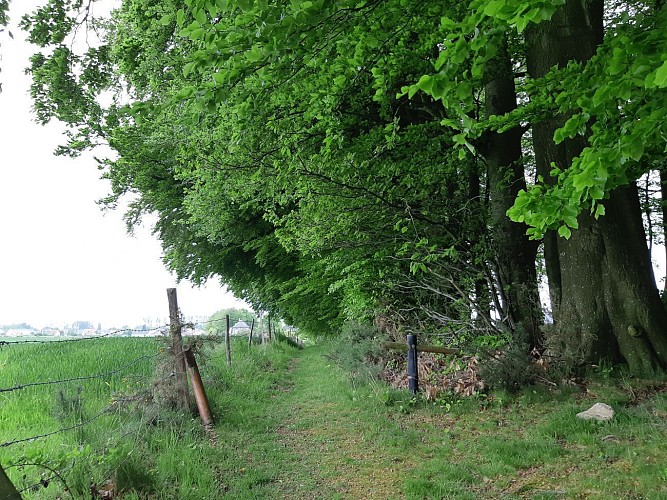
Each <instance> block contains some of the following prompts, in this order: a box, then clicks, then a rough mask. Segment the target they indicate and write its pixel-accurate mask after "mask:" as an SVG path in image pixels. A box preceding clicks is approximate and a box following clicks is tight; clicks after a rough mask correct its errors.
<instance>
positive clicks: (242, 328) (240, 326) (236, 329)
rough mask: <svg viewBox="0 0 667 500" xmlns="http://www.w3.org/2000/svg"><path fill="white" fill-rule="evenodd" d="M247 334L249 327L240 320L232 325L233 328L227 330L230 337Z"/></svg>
mask: <svg viewBox="0 0 667 500" xmlns="http://www.w3.org/2000/svg"><path fill="white" fill-rule="evenodd" d="M249 333H250V325H248V323H246V322H245V321H243V320H241V319H240V320H238V321H237V322H236V323H234V326H232V327H231V328H230V329H229V334H230V335H248V334H249Z"/></svg>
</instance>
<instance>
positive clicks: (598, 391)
mask: <svg viewBox="0 0 667 500" xmlns="http://www.w3.org/2000/svg"><path fill="white" fill-rule="evenodd" d="M162 346H163V345H162V344H161V343H160V342H159V340H156V339H150V338H149V339H131V338H127V339H125V338H123V339H102V340H93V341H84V342H72V343H63V344H58V343H47V344H33V345H30V344H28V345H15V346H9V347H4V348H3V349H2V350H0V388H6V387H13V386H16V385H17V384H25V383H27V382H32V381H47V380H55V379H64V378H71V377H80V376H89V375H91V374H97V373H105V372H106V373H108V372H112V371H115V370H120V369H121V368H122V372H119V373H117V374H114V375H109V376H105V377H102V378H99V379H94V380H82V381H72V382H68V383H64V384H54V385H44V386H34V387H26V388H24V389H20V390H16V391H11V392H2V393H0V401H1V406H0V443H4V442H8V441H13V440H16V439H22V438H26V437H31V436H35V435H38V434H45V433H48V432H51V431H54V430H58V429H61V428H66V427H72V426H76V425H77V424H78V423H80V422H86V421H87V420H89V419H91V418H95V417H96V416H97V415H100V412H102V411H104V410H108V412H106V413H103V414H102V415H101V416H99V418H95V419H94V420H92V421H90V422H89V423H87V424H85V425H83V426H81V427H76V428H74V429H71V430H68V431H63V432H58V433H56V434H54V435H52V436H49V437H46V438H43V439H38V440H35V441H32V442H26V443H17V444H13V445H10V446H4V447H0V462H1V463H2V464H3V465H4V467H5V469H6V471H7V474H8V475H9V476H10V478H11V479H12V480H13V481H14V483H15V484H16V486H17V488H19V489H24V488H29V487H30V486H31V485H35V486H34V487H33V488H32V489H27V490H25V491H24V492H23V495H24V498H39V499H55V498H68V497H69V498H93V496H92V494H93V493H95V494H96V495H97V497H98V498H99V497H100V496H101V494H102V493H103V492H104V491H107V490H112V491H114V494H118V493H120V495H119V496H120V497H121V498H127V499H132V498H164V499H170V498H173V499H181V498H183V499H207V498H211V499H215V498H221V497H227V498H351V499H354V498H378V499H385V498H463V499H465V498H470V499H473V498H601V499H602V498H647V499H653V498H667V446H665V442H667V386H666V385H665V384H664V383H661V382H651V383H649V382H643V381H639V380H629V379H625V378H623V377H621V378H618V379H615V378H610V377H607V378H604V377H603V378H600V379H599V380H597V381H595V380H594V381H591V382H590V383H589V384H588V388H587V391H586V392H582V391H580V390H579V389H577V390H574V389H567V390H560V391H558V392H547V391H545V390H544V389H537V388H535V389H529V390H526V391H525V392H524V393H522V394H520V395H512V396H510V395H507V394H492V395H488V396H485V397H480V398H474V399H470V400H467V401H461V400H459V399H457V398H454V397H446V398H443V399H441V400H439V401H436V402H435V403H430V402H426V401H423V400H420V399H412V398H410V397H409V395H407V394H406V393H405V392H401V391H396V390H393V389H390V388H387V387H386V386H384V385H383V384H380V383H376V382H368V383H359V382H354V383H352V382H351V381H350V378H349V377H348V376H347V375H346V374H345V373H343V372H342V371H341V370H340V369H339V368H337V367H336V366H334V365H332V364H331V363H330V360H329V358H328V357H327V356H328V351H329V349H331V347H329V346H318V347H308V348H305V349H303V350H297V349H295V348H293V347H290V346H289V345H287V344H285V343H274V344H271V345H268V346H253V347H252V349H251V350H249V349H248V347H247V345H246V344H245V342H243V341H238V342H235V343H234V344H233V346H232V352H233V363H232V366H231V367H227V366H226V362H225V356H224V347H223V348H220V347H215V348H207V349H205V351H204V353H203V354H204V356H203V358H205V359H202V357H201V356H200V360H201V361H202V365H203V366H202V367H201V371H202V376H203V379H204V383H205V385H206V387H207V391H208V394H209V398H210V400H211V406H212V409H213V412H214V415H215V417H216V426H215V433H216V439H215V440H214V441H210V440H209V439H208V438H207V437H206V436H205V435H204V434H203V432H202V431H201V426H200V424H199V421H198V419H197V418H196V417H194V416H193V415H191V414H187V415H183V414H178V413H175V412H173V411H171V410H169V409H168V408H164V407H159V406H156V405H155V404H154V403H151V402H150V401H149V398H148V396H149V395H150V392H151V391H152V390H153V388H154V387H158V386H157V385H155V383H156V382H158V383H159V379H160V377H159V376H158V377H157V379H156V377H155V376H154V374H153V366H154V364H155V363H156V362H158V361H159V360H160V359H161V354H160V352H159V351H160V348H161V347H162ZM144 356H145V357H144ZM133 360H137V361H136V362H135V363H134V364H131V365H130V366H127V365H128V363H131V362H132V361H133ZM595 401H606V402H607V403H609V404H611V405H612V406H613V407H614V408H615V409H616V410H617V416H616V418H615V419H614V420H613V421H612V422H609V423H605V424H597V423H593V422H585V421H581V420H578V419H576V418H575V416H574V415H575V414H576V413H577V412H578V411H581V410H582V409H585V408H587V407H589V406H590V405H591V404H592V403H593V402H595ZM40 480H44V482H43V483H42V484H40ZM45 485H46V487H45Z"/></svg>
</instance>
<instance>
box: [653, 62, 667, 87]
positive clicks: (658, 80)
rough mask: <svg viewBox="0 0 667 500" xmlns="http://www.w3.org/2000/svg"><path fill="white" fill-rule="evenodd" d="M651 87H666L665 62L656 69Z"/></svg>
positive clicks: (666, 64) (666, 68) (666, 67)
mask: <svg viewBox="0 0 667 500" xmlns="http://www.w3.org/2000/svg"><path fill="white" fill-rule="evenodd" d="M653 85H655V86H656V87H658V88H664V87H667V61H665V62H664V63H662V66H660V67H659V68H658V70H657V71H656V72H655V79H654V80H653Z"/></svg>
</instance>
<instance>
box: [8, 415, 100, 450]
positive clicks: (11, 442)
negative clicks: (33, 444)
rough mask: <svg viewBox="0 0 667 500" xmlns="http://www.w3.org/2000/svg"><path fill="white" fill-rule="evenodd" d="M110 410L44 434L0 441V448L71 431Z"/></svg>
mask: <svg viewBox="0 0 667 500" xmlns="http://www.w3.org/2000/svg"><path fill="white" fill-rule="evenodd" d="M112 410H113V408H111V407H110V406H108V407H106V408H105V409H104V410H102V411H101V412H99V413H98V414H97V415H95V416H94V417H91V418H89V419H87V420H84V421H82V422H79V423H78V424H74V425H71V426H69V427H61V428H60V429H56V430H55V431H52V432H47V433H45V434H39V435H37V436H32V437H27V438H21V439H14V440H13V441H7V442H6V443H0V448H5V447H7V446H12V445H15V444H19V443H27V442H28V441H35V440H37V439H45V438H47V437H49V436H53V435H55V434H59V433H61V432H66V431H71V430H74V429H78V428H79V427H83V426H85V425H88V424H89V423H91V422H94V421H95V420H97V419H98V418H100V417H102V416H104V415H106V414H107V413H110V412H111V411H112Z"/></svg>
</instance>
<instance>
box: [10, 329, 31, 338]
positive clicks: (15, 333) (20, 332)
mask: <svg viewBox="0 0 667 500" xmlns="http://www.w3.org/2000/svg"><path fill="white" fill-rule="evenodd" d="M34 334H35V330H30V329H28V328H10V329H9V330H7V332H6V333H5V336H7V337H32V336H33V335H34Z"/></svg>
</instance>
